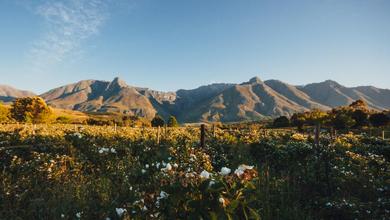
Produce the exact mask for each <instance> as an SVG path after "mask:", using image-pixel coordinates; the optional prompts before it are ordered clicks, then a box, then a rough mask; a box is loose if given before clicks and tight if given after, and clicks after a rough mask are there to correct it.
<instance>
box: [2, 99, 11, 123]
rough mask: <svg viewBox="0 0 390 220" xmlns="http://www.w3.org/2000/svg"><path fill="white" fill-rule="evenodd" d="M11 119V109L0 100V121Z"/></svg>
mask: <svg viewBox="0 0 390 220" xmlns="http://www.w3.org/2000/svg"><path fill="white" fill-rule="evenodd" d="M8 121H9V109H8V108H7V107H5V106H4V105H3V103H2V102H0V123H4V122H8Z"/></svg>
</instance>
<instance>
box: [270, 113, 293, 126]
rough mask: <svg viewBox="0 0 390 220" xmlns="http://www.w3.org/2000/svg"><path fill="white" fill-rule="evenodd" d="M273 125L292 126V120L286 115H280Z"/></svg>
mask: <svg viewBox="0 0 390 220" xmlns="http://www.w3.org/2000/svg"><path fill="white" fill-rule="evenodd" d="M273 126H274V127H275V128H285V127H288V126H290V120H288V118H287V117H286V116H280V117H278V118H276V119H275V120H274V123H273Z"/></svg>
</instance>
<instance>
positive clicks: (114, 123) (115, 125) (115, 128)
mask: <svg viewBox="0 0 390 220" xmlns="http://www.w3.org/2000/svg"><path fill="white" fill-rule="evenodd" d="M114 131H115V132H116V123H114Z"/></svg>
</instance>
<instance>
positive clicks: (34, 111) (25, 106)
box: [11, 97, 52, 123]
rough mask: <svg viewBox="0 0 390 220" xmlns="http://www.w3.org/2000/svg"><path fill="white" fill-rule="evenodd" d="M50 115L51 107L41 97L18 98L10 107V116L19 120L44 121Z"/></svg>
mask: <svg viewBox="0 0 390 220" xmlns="http://www.w3.org/2000/svg"><path fill="white" fill-rule="evenodd" d="M51 115H52V111H51V109H50V108H49V107H48V106H47V105H46V103H45V101H44V100H43V99H42V98H41V97H26V98H18V99H16V100H15V101H14V102H13V104H12V107H11V116H12V118H13V119H15V120H16V121H19V122H28V123H45V122H49V119H50V116H51Z"/></svg>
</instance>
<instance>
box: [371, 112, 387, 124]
mask: <svg viewBox="0 0 390 220" xmlns="http://www.w3.org/2000/svg"><path fill="white" fill-rule="evenodd" d="M369 120H370V123H371V125H372V126H374V127H383V126H386V125H388V124H389V122H390V118H389V117H388V116H387V115H386V114H384V113H375V114H372V115H371V116H370V118H369Z"/></svg>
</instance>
